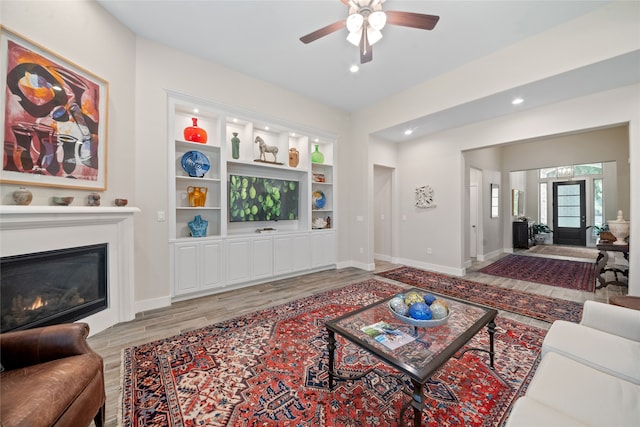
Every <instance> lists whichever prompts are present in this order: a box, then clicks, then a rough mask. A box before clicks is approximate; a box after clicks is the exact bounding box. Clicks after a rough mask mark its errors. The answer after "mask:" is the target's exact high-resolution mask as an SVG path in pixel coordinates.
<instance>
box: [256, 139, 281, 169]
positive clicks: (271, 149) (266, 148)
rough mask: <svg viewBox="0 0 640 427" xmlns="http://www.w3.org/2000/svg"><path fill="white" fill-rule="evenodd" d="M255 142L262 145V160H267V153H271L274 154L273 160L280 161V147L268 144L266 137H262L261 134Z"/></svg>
mask: <svg viewBox="0 0 640 427" xmlns="http://www.w3.org/2000/svg"><path fill="white" fill-rule="evenodd" d="M255 143H256V144H258V146H259V147H260V160H262V161H265V162H266V161H267V154H266V153H271V154H273V162H274V163H275V162H277V161H278V147H276V146H275V145H267V143H266V142H264V139H262V138H260V136H256V141H255Z"/></svg>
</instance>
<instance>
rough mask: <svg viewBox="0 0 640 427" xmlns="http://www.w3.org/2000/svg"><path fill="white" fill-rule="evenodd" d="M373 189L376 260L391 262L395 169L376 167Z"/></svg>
mask: <svg viewBox="0 0 640 427" xmlns="http://www.w3.org/2000/svg"><path fill="white" fill-rule="evenodd" d="M373 188H374V196H373V200H374V212H373V217H374V229H375V230H374V234H373V239H374V253H375V259H380V260H383V261H389V262H391V260H392V256H391V255H392V253H391V247H392V241H391V236H392V233H391V224H392V223H393V222H392V221H393V217H392V213H391V208H392V206H393V203H392V195H393V191H392V190H393V169H391V168H388V167H385V166H374V168H373Z"/></svg>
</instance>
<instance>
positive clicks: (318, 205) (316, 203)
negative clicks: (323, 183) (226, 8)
mask: <svg viewBox="0 0 640 427" xmlns="http://www.w3.org/2000/svg"><path fill="white" fill-rule="evenodd" d="M312 200H313V207H314V208H315V209H322V208H324V205H325V204H326V203H327V197H326V196H325V195H324V193H323V192H322V191H320V190H316V191H314V192H313V195H312Z"/></svg>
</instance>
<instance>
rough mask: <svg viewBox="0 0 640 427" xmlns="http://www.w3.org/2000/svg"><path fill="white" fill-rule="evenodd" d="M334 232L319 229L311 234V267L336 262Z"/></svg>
mask: <svg viewBox="0 0 640 427" xmlns="http://www.w3.org/2000/svg"><path fill="white" fill-rule="evenodd" d="M336 250H337V248H336V237H335V232H327V231H319V232H316V233H312V235H311V267H312V268H317V267H325V266H328V265H332V264H335V263H336V259H337V255H336Z"/></svg>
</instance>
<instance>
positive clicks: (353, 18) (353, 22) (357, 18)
mask: <svg viewBox="0 0 640 427" xmlns="http://www.w3.org/2000/svg"><path fill="white" fill-rule="evenodd" d="M363 24H364V16H362V15H360V14H359V13H352V14H351V15H349V17H348V18H347V30H349V32H350V33H355V32H357V31H360V30H361V29H362V25H363Z"/></svg>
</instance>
